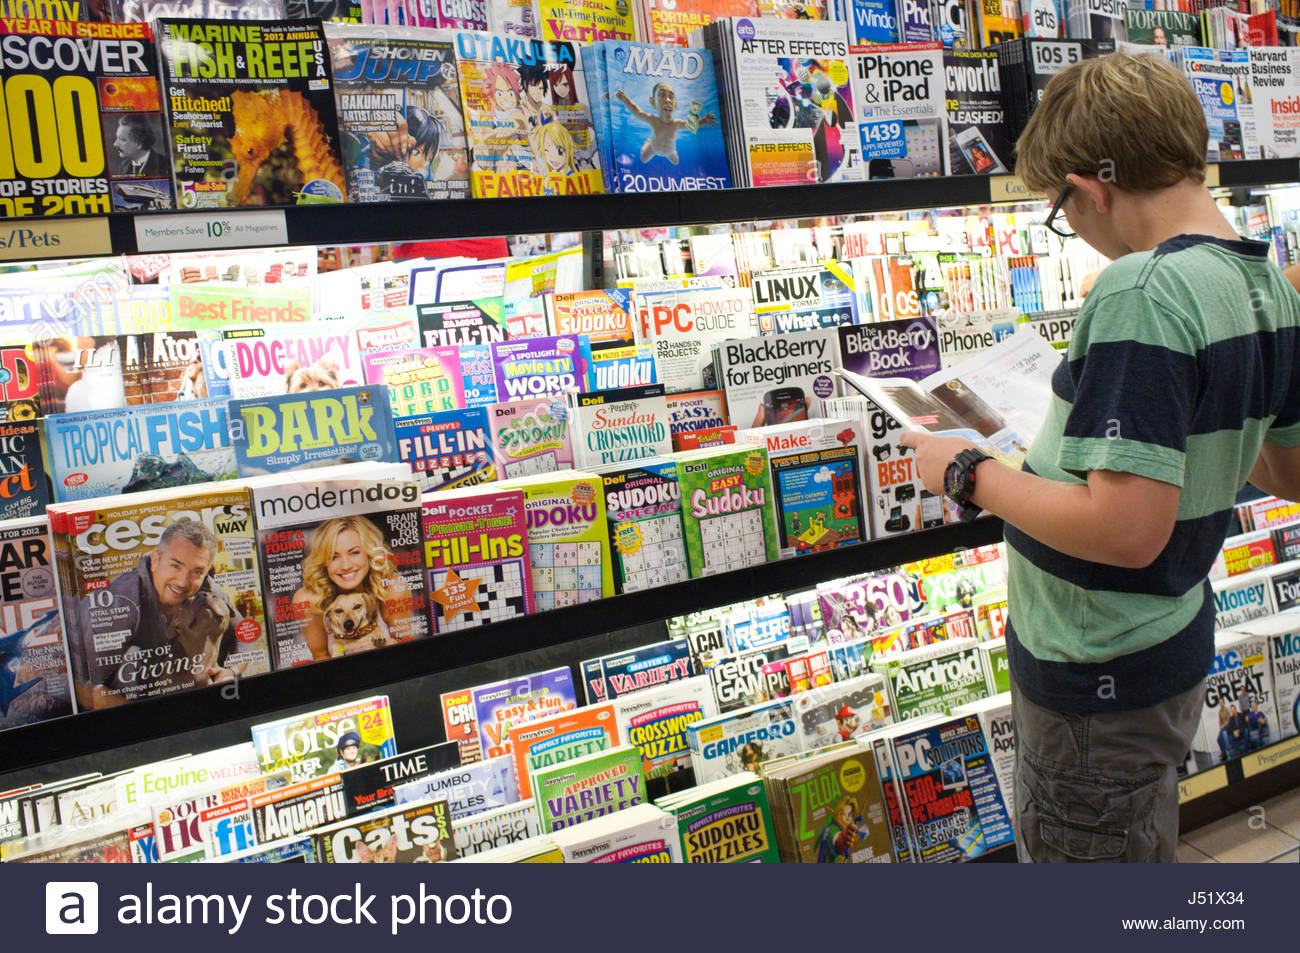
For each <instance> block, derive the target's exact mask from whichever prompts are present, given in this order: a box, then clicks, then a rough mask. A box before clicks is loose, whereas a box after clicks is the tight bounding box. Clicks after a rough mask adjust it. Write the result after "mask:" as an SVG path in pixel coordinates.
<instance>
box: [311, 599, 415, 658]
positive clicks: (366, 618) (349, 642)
mask: <svg viewBox="0 0 1300 953" xmlns="http://www.w3.org/2000/svg"><path fill="white" fill-rule="evenodd" d="M379 608H380V604H379V600H378V599H376V598H375V597H374V596H372V595H371V594H370V593H368V592H340V593H339V594H338V595H337V596H335V597H334V598H333V599H331V600H330V601H329V603H328V604H327V605H325V606H324V608H323V609H322V612H321V617H322V618H321V621H322V624H323V625H324V626H325V634H326V636H327V638H328V639H329V654H330V657H331V658H332V657H334V656H336V655H348V654H350V653H352V652H360V651H364V650H366V649H378V648H383V647H384V646H385V645H396V644H397V640H396V639H394V638H393V637H392V636H391V635H390V634H389V632H388V626H386V625H385V624H384V619H383V616H381V615H380V614H379Z"/></svg>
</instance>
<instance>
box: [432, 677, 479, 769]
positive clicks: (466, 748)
mask: <svg viewBox="0 0 1300 953" xmlns="http://www.w3.org/2000/svg"><path fill="white" fill-rule="evenodd" d="M438 701H439V703H440V704H441V706H442V730H443V734H445V735H446V737H447V743H448V744H455V745H456V749H457V751H458V753H459V755H460V763H461V764H473V763H474V762H475V761H479V760H481V759H482V757H483V750H482V744H481V743H480V741H479V736H478V720H477V718H475V716H474V690H473V689H472V688H458V689H454V690H452V691H450V692H443V693H442V694H441V695H439V696H438Z"/></svg>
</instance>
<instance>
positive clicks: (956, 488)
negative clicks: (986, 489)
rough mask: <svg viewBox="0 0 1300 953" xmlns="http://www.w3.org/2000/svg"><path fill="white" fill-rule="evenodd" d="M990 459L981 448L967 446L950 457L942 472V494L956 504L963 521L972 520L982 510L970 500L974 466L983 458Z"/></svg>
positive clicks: (973, 481) (973, 489)
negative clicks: (944, 470)
mask: <svg viewBox="0 0 1300 953" xmlns="http://www.w3.org/2000/svg"><path fill="white" fill-rule="evenodd" d="M990 459H992V458H991V457H990V456H989V455H988V454H987V453H985V452H984V451H983V450H979V449H977V448H975V447H968V448H967V449H965V450H963V451H961V453H959V454H957V456H955V457H953V458H952V462H951V463H950V464H948V470H947V472H946V473H945V474H944V487H943V489H944V495H945V496H947V497H948V499H950V500H952V501H953V502H954V503H956V504H957V506H958V515H959V516H960V517H961V520H962V521H963V522H968V521H970V520H973V519H974V518H975V517H977V516H979V515H980V513H982V512H983V510H982V509H981V508H980V507H978V506H976V505H975V504H973V503H972V502H971V496H972V495H973V494H974V493H975V468H976V467H977V466H978V465H979V464H980V463H982V462H983V461H985V460H990Z"/></svg>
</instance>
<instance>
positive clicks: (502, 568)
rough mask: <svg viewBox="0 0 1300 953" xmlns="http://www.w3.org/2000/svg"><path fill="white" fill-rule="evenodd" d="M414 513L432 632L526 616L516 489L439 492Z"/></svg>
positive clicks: (527, 592) (522, 527)
mask: <svg viewBox="0 0 1300 953" xmlns="http://www.w3.org/2000/svg"><path fill="white" fill-rule="evenodd" d="M421 518H422V520H423V539H424V567H425V569H426V571H427V588H428V591H429V602H430V608H431V612H430V615H431V617H432V619H433V626H434V630H435V631H437V632H454V631H458V630H460V629H467V628H471V627H473V626H478V625H486V624H487V623H490V622H501V621H504V620H506V619H516V618H518V617H520V616H524V615H530V614H532V612H533V608H534V600H533V579H532V572H531V570H530V563H529V553H528V531H527V528H526V518H525V516H524V498H523V494H521V493H520V492H519V491H517V490H513V491H512V490H505V489H501V490H498V489H494V488H492V487H484V488H483V489H481V490H478V489H467V490H460V491H453V492H451V493H440V494H437V495H434V496H430V497H427V498H425V500H424V503H423V513H422V517H421Z"/></svg>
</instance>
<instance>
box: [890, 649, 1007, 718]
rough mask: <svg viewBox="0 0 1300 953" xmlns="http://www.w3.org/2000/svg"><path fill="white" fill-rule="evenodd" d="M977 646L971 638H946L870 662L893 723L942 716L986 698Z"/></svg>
mask: <svg viewBox="0 0 1300 953" xmlns="http://www.w3.org/2000/svg"><path fill="white" fill-rule="evenodd" d="M977 645H978V643H977V642H975V640H974V639H949V640H947V641H944V642H940V643H938V644H936V645H926V646H922V647H920V648H915V649H909V650H908V651H906V652H900V653H898V654H896V655H890V656H886V657H884V658H880V659H875V660H873V661H872V663H871V668H872V671H874V672H876V673H878V674H880V675H883V676H884V677H885V681H886V682H887V683H888V685H889V700H890V705H891V707H892V708H893V711H894V720H895V721H907V720H909V719H912V718H918V717H920V716H921V715H928V714H931V713H938V714H946V713H947V712H949V711H951V710H952V709H953V708H955V707H956V706H957V705H964V704H966V703H967V702H973V701H978V700H979V699H981V698H984V697H986V696H987V695H988V688H987V686H986V685H985V684H984V667H983V666H982V665H981V664H980V656H979V651H978V649H977Z"/></svg>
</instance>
